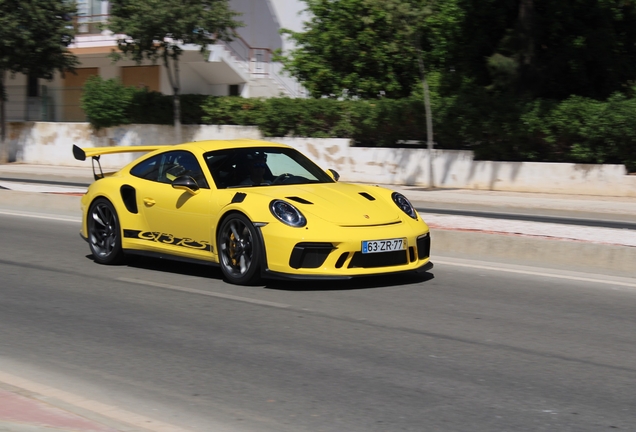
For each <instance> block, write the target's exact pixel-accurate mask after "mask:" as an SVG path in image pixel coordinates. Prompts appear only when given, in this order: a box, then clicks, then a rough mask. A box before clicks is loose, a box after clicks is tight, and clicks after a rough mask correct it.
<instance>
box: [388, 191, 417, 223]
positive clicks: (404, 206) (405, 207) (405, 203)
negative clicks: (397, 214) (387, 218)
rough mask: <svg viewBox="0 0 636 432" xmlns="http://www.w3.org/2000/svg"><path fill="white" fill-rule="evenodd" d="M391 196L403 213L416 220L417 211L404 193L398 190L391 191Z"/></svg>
mask: <svg viewBox="0 0 636 432" xmlns="http://www.w3.org/2000/svg"><path fill="white" fill-rule="evenodd" d="M391 198H393V202H394V203H395V205H397V206H398V207H399V208H400V209H401V210H402V211H403V212H404V213H406V214H407V215H409V216H411V217H412V218H413V219H415V220H417V212H416V211H415V209H414V208H413V206H412V205H411V203H410V202H409V200H408V199H406V197H405V196H404V195H402V194H401V193H398V192H393V194H392V195H391Z"/></svg>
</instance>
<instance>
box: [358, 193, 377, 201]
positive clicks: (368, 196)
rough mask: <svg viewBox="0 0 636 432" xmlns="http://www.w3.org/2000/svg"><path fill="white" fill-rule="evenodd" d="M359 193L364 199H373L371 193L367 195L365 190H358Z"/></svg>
mask: <svg viewBox="0 0 636 432" xmlns="http://www.w3.org/2000/svg"><path fill="white" fill-rule="evenodd" d="M360 195H362V196H363V197H365V198H366V199H368V200H369V201H375V198H374V197H372V196H371V195H369V194H368V193H366V192H360Z"/></svg>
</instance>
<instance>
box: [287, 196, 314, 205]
mask: <svg viewBox="0 0 636 432" xmlns="http://www.w3.org/2000/svg"><path fill="white" fill-rule="evenodd" d="M285 198H287V199H288V200H292V201H296V202H297V203H301V204H313V203H312V202H311V201H307V200H306V199H304V198H301V197H285Z"/></svg>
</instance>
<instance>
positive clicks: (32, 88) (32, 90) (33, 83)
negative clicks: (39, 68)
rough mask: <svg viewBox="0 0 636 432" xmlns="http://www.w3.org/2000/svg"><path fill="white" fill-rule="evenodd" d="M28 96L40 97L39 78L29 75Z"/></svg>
mask: <svg viewBox="0 0 636 432" xmlns="http://www.w3.org/2000/svg"><path fill="white" fill-rule="evenodd" d="M27 95H28V96H29V97H38V96H39V95H40V92H39V87H38V78H37V77H34V76H31V75H29V77H28V79H27Z"/></svg>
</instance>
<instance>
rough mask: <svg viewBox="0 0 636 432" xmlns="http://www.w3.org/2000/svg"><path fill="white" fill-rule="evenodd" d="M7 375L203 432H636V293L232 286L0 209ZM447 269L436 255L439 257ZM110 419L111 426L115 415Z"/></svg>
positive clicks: (448, 264)
mask: <svg viewBox="0 0 636 432" xmlns="http://www.w3.org/2000/svg"><path fill="white" fill-rule="evenodd" d="M0 239H1V245H2V247H1V248H0V287H1V288H0V328H1V329H2V331H0V372H1V373H5V374H11V376H18V377H22V378H24V379H29V380H31V381H33V382H38V383H41V384H43V385H46V386H50V387H51V388H56V389H60V390H63V391H65V392H69V393H72V394H76V395H79V396H81V397H84V398H88V399H90V400H93V401H98V402H102V403H104V404H109V405H116V406H118V407H121V408H122V409H125V410H127V411H128V412H131V413H135V414H139V415H142V416H145V417H146V418H151V419H156V420H158V421H162V422H166V423H169V424H173V425H177V426H179V427H181V428H184V429H187V430H192V431H206V432H208V431H226V430H227V431H296V432H302V431H312V432H314V431H339V432H340V431H365V432H366V431H391V432H392V431H513V430H514V431H544V430H545V431H600V430H610V429H619V430H636V392H635V391H634V388H635V385H636V331H635V329H636V314H634V310H635V309H636V284H634V283H632V284H630V283H629V282H625V281H623V282H622V285H621V282H620V281H618V280H617V282H616V283H615V284H607V283H603V282H602V281H596V280H594V277H593V276H589V275H583V274H572V273H566V272H547V271H545V272H543V271H541V270H540V269H524V268H518V267H510V266H504V265H497V264H496V263H490V264H484V263H480V262H477V261H475V262H468V261H457V260H451V259H444V258H439V257H438V258H437V261H436V267H435V269H434V270H433V271H432V273H431V275H430V276H428V277H416V276H400V277H395V276H393V277H385V278H378V279H363V280H356V281H354V282H343V283H329V284H324V283H299V284H295V283H289V284H284V283H278V282H276V283H271V284H267V285H265V286H257V287H236V286H231V285H228V284H226V283H224V282H223V280H222V279H221V276H220V272H219V271H218V270H216V269H213V268H208V267H202V266H194V265H185V264H181V263H171V262H167V261H153V260H136V261H132V262H131V263H130V264H128V265H122V266H116V267H108V266H100V265H97V264H95V263H94V262H93V261H92V260H91V259H90V256H89V255H88V254H89V250H88V246H87V245H86V244H85V243H84V242H83V241H82V240H81V239H80V237H79V235H78V223H76V222H69V221H63V220H59V221H56V220H49V219H36V218H29V217H17V216H9V215H2V214H0ZM434 261H435V259H434ZM105 414H107V413H105Z"/></svg>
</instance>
